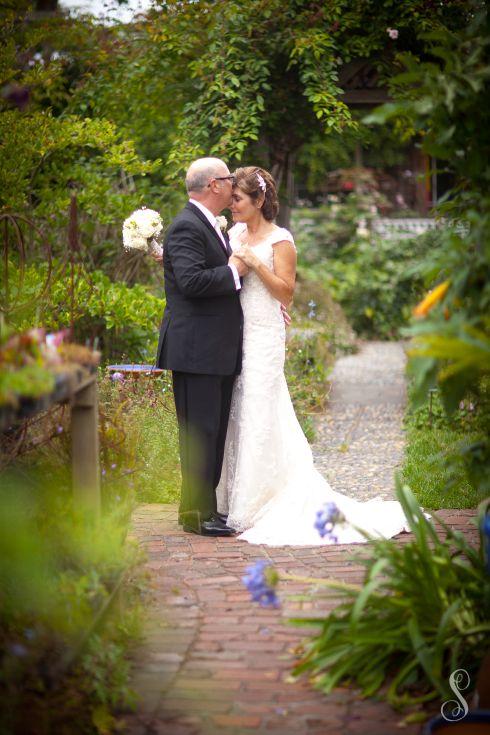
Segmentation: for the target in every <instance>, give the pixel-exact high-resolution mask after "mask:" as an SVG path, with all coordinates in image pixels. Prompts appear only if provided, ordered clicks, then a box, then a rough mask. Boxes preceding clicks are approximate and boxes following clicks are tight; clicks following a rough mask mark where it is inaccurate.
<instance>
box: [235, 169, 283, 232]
mask: <svg viewBox="0 0 490 735" xmlns="http://www.w3.org/2000/svg"><path fill="white" fill-rule="evenodd" d="M234 175H235V185H236V186H238V187H239V188H240V189H241V190H242V191H243V192H244V193H245V194H248V196H249V197H250V198H251V199H252V201H253V202H257V201H261V200H262V199H263V200H264V203H263V204H262V207H261V211H262V214H263V216H264V218H265V219H266V220H268V221H269V222H272V220H273V219H275V217H276V216H277V213H278V212H279V200H278V198H277V190H276V182H275V181H274V179H273V178H272V176H271V175H270V173H269V172H268V171H266V170H265V169H263V168H259V167H258V166H244V167H243V168H237V170H236V171H235V173H234ZM264 188H265V191H264Z"/></svg>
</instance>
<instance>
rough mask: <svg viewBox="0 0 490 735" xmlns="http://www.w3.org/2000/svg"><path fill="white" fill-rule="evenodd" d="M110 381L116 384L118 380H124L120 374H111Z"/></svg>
mask: <svg viewBox="0 0 490 735" xmlns="http://www.w3.org/2000/svg"><path fill="white" fill-rule="evenodd" d="M111 380H113V381H115V382H116V383H117V382H118V381H120V380H124V375H123V374H122V373H112V375H111Z"/></svg>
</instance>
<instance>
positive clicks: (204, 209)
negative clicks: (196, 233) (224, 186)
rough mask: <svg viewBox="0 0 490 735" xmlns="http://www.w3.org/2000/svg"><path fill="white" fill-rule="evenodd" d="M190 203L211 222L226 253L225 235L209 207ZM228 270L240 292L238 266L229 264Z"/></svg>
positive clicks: (193, 201)
mask: <svg viewBox="0 0 490 735" xmlns="http://www.w3.org/2000/svg"><path fill="white" fill-rule="evenodd" d="M189 201H190V203H191V204H193V205H194V206H195V207H197V208H198V209H200V210H201V212H202V213H203V215H204V216H205V217H206V219H207V220H208V221H209V224H210V225H211V227H212V228H213V229H214V230H215V231H216V233H217V234H218V236H219V238H220V240H221V242H222V243H223V248H224V250H225V252H226V240H225V238H224V236H223V233H222V232H221V228H220V226H219V225H218V222H217V220H216V217H215V216H214V214H213V213H212V212H210V211H209V209H208V208H207V207H205V206H204V204H201V202H198V201H196V199H189ZM228 268H230V270H231V272H232V273H233V279H234V281H235V288H236V290H237V291H239V290H240V289H241V287H242V285H241V283H240V276H239V275H238V271H237V269H236V266H235V265H233V263H228Z"/></svg>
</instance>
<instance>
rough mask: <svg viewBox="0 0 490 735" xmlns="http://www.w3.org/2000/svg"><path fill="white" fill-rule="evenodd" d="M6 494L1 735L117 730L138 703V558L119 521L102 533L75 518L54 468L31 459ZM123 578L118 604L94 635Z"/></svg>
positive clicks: (6, 478)
mask: <svg viewBox="0 0 490 735" xmlns="http://www.w3.org/2000/svg"><path fill="white" fill-rule="evenodd" d="M47 478H49V479H47ZM1 486H2V491H1V502H2V514H1V519H0V526H1V528H0V547H1V548H0V590H1V593H0V600H1V612H0V649H1V654H0V700H1V706H0V731H1V732H8V733H11V734H12V735H27V734H30V733H36V735H49V734H50V733H53V732H57V733H66V734H67V735H68V734H69V733H72V732H73V726H74V723H75V722H76V730H77V732H80V733H87V734H90V733H95V732H108V731H109V730H111V731H112V729H113V725H114V724H115V721H116V720H115V717H117V713H118V712H119V711H121V710H125V709H127V708H128V707H131V706H132V705H133V702H134V695H133V693H132V692H131V689H130V687H129V665H128V660H127V652H128V650H129V648H131V646H132V645H133V644H134V642H135V641H136V640H137V639H138V637H139V614H138V605H139V602H138V600H139V590H140V588H141V579H140V577H139V573H137V572H136V565H137V564H138V563H139V552H137V550H136V549H135V547H134V546H132V545H130V544H128V543H127V542H126V541H125V535H126V534H125V529H124V524H121V522H120V521H117V520H115V518H114V516H112V517H111V516H110V515H106V516H105V517H104V518H103V520H102V521H101V523H100V525H98V526H94V527H88V526H87V525H86V524H85V522H84V521H82V519H81V518H79V517H78V516H77V513H76V512H75V510H76V509H73V507H72V501H71V490H70V488H69V484H68V482H67V477H66V474H64V472H63V471H62V470H61V469H59V468H58V469H56V467H55V466H53V465H51V466H50V465H49V464H45V463H42V462H41V463H39V462H37V461H33V458H32V457H30V459H29V461H25V462H24V463H18V464H17V467H16V471H15V472H10V473H6V472H4V473H3V474H2V477H1ZM121 575H124V576H123V581H122V586H121V588H120V595H119V603H118V606H112V607H107V611H106V613H105V615H104V616H103V617H101V618H100V619H98V623H97V625H96V627H93V624H94V622H95V620H96V619H97V618H98V616H99V612H100V611H101V610H102V608H103V607H104V606H105V605H107V604H108V603H109V600H110V597H111V595H112V593H113V590H114V589H115V585H116V583H117V582H118V581H119V579H120V577H121ZM103 723H105V725H104V726H105V729H104V728H103V727H102V724H103ZM109 725H110V726H111V727H109Z"/></svg>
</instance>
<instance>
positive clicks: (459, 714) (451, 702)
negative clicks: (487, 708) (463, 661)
mask: <svg viewBox="0 0 490 735" xmlns="http://www.w3.org/2000/svg"><path fill="white" fill-rule="evenodd" d="M465 681H466V684H464V682H465ZM470 683H471V679H470V675H469V674H468V672H467V671H466V669H456V671H453V672H452V674H451V676H450V677H449V686H450V687H451V690H452V691H453V692H454V693H455V695H456V697H457V699H458V701H456V700H455V699H448V700H447V702H444V704H443V705H442V707H441V715H442V716H443V717H444V719H445V720H447V721H448V722H457V721H458V720H462V719H463V717H466V715H467V714H468V705H467V704H466V699H465V698H464V697H463V696H462V695H461V694H460V691H461V690H464V689H468V687H469V685H470ZM444 708H446V709H449V711H448V713H447V715H446V714H445V712H444Z"/></svg>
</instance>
